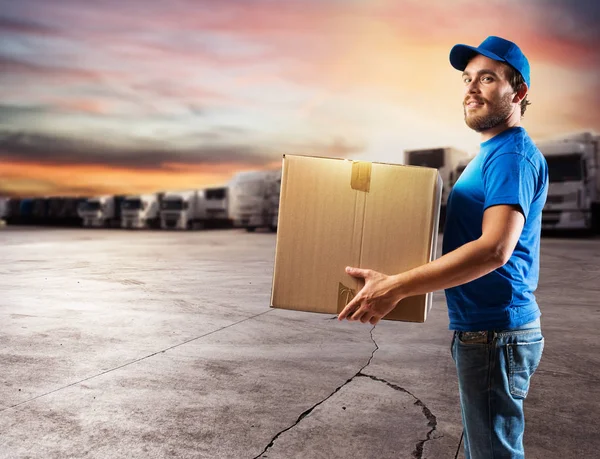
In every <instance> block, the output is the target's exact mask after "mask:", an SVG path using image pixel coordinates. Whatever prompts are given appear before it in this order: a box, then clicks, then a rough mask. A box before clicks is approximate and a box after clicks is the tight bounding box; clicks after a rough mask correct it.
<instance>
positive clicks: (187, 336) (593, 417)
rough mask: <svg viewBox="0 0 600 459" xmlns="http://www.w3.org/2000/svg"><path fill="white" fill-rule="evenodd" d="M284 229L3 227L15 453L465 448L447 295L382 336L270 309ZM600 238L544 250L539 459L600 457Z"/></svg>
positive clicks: (537, 382) (2, 447) (533, 416)
mask: <svg viewBox="0 0 600 459" xmlns="http://www.w3.org/2000/svg"><path fill="white" fill-rule="evenodd" d="M274 248H275V236H274V235H272V234H268V233H256V234H247V233H245V232H243V231H237V230H228V231H205V232H186V233H175V232H160V231H156V232H128V231H121V230H83V229H77V230H58V229H54V230H53V229H34V228H27V229H25V228H20V229H18V228H13V227H5V228H2V229H1V230H0V324H1V325H0V370H1V373H0V458H11V459H12V458H44V459H49V458H61V459H62V458H111V459H114V458H170V457H174V458H175V457H176V458H211V459H214V458H249V459H250V458H259V457H261V458H271V459H275V458H286V459H287V458H302V459H311V458H328V459H329V458H378V459H379V458H381V459H383V458H406V459H410V458H414V457H417V458H423V459H424V458H428V459H435V458H449V459H454V458H456V457H464V456H463V454H462V448H461V446H460V442H461V432H462V427H461V422H460V412H459V403H458V393H457V384H456V374H455V370H454V366H453V362H452V359H451V357H450V353H449V345H450V339H451V333H450V332H449V331H448V330H447V316H446V310H445V303H444V298H443V295H442V294H441V293H436V295H435V301H434V307H433V310H432V314H431V316H430V317H429V319H428V320H427V322H426V323H425V324H407V323H398V322H388V321H383V322H381V323H380V324H379V325H377V326H376V327H374V328H373V327H372V326H369V325H365V324H360V323H349V322H345V323H340V322H338V321H336V320H333V316H330V315H323V314H311V313H304V312H295V311H286V310H278V309H271V308H269V298H270V292H271V279H272V269H273V258H274ZM599 298H600V239H577V240H568V239H551V238H544V239H543V243H542V272H541V284H540V288H539V291H538V299H539V302H540V305H541V307H542V310H543V318H542V322H543V331H544V334H545V338H546V347H545V351H544V356H543V359H542V362H541V364H540V367H539V369H538V371H537V372H536V374H535V375H534V377H533V380H532V387H531V391H530V394H529V396H528V398H527V400H526V404H525V406H526V419H527V429H526V434H525V446H526V452H527V457H528V458H531V459H533V458H538V459H548V458H561V459H564V458H575V457H577V458H592V457H598V455H599V453H598V450H599V449H600V440H599V439H598V419H599V418H600V403H599V402H600V374H599V372H598V369H599V368H600V365H599V364H600V352H599V351H600V345H599V343H600V340H599V339H598V329H599V328H600V321H599V318H600V300H599Z"/></svg>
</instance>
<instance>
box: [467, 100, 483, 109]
mask: <svg viewBox="0 0 600 459" xmlns="http://www.w3.org/2000/svg"><path fill="white" fill-rule="evenodd" d="M483 105H484V104H483V102H475V101H471V102H469V103H467V104H465V108H467V109H470V110H473V109H476V108H480V107H483Z"/></svg>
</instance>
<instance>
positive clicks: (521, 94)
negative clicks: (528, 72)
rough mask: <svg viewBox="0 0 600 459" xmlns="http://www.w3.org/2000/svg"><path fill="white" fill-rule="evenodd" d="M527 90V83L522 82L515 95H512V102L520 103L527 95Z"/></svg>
mask: <svg viewBox="0 0 600 459" xmlns="http://www.w3.org/2000/svg"><path fill="white" fill-rule="evenodd" d="M528 91H529V88H528V87H527V83H523V84H522V85H521V86H519V89H517V92H516V93H515V97H513V102H515V103H518V104H520V103H521V101H522V100H523V99H525V96H527V92H528Z"/></svg>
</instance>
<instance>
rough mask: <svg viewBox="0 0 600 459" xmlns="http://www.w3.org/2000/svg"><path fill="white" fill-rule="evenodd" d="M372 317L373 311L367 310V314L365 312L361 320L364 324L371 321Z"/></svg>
mask: <svg viewBox="0 0 600 459" xmlns="http://www.w3.org/2000/svg"><path fill="white" fill-rule="evenodd" d="M372 318H373V313H371V312H368V311H367V312H366V313H365V314H364V315H363V316H362V317H361V318H360V321H361V322H362V323H363V324H366V323H367V322H370V321H371V319H372Z"/></svg>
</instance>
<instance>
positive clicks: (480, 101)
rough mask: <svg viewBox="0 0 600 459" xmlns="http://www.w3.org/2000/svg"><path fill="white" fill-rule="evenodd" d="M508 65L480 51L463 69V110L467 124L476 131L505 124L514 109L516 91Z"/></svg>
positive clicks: (515, 105) (516, 104) (517, 107)
mask: <svg viewBox="0 0 600 459" xmlns="http://www.w3.org/2000/svg"><path fill="white" fill-rule="evenodd" d="M507 70H508V69H507V66H506V65H505V64H503V63H501V62H498V61H495V60H493V59H489V58H487V57H485V56H482V55H481V54H477V55H476V56H475V57H474V58H473V59H471V60H470V61H469V64H468V65H467V67H466V68H465V71H464V72H463V82H464V83H465V97H464V100H463V109H464V113H465V122H466V123H467V126H469V127H470V128H471V129H473V130H474V131H477V132H483V131H486V130H488V129H492V128H494V127H496V126H498V125H500V124H502V123H505V122H506V121H507V120H508V118H509V116H510V115H511V114H512V113H513V111H514V110H516V109H519V110H520V108H519V106H518V103H515V102H513V99H514V96H515V93H514V91H513V89H512V87H511V86H510V83H509V82H508V79H507V75H506V71H507Z"/></svg>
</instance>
